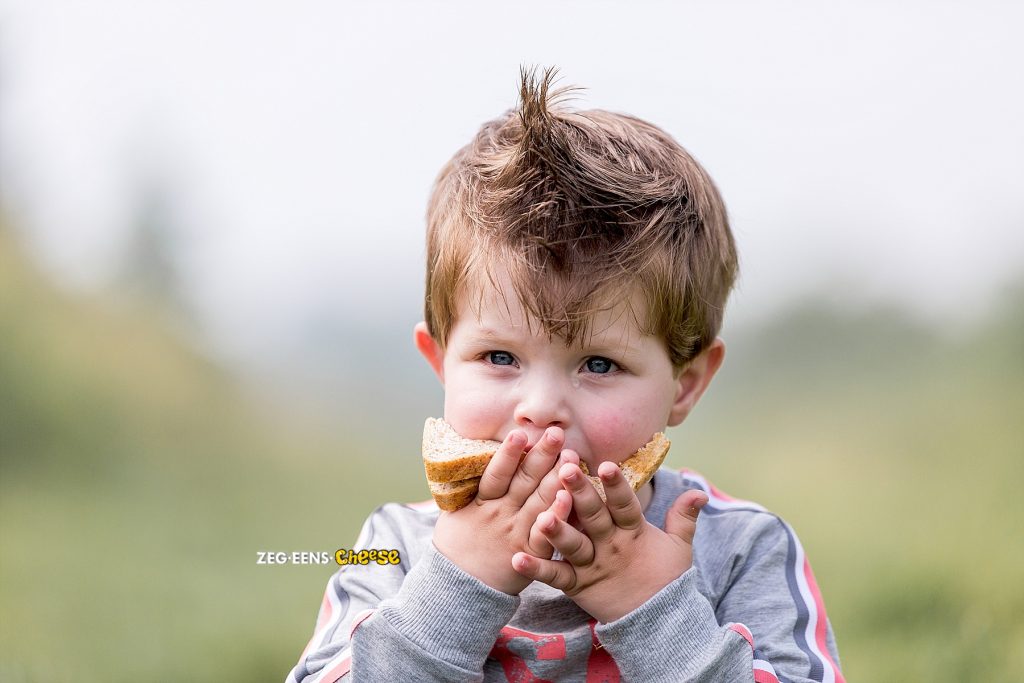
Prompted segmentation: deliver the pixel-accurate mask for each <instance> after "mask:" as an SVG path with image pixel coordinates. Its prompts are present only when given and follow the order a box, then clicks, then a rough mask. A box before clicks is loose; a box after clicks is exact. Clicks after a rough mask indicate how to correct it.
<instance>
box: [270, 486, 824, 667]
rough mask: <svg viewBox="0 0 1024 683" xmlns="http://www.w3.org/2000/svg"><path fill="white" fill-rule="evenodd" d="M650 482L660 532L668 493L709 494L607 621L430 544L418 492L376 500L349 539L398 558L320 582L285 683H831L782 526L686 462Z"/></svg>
mask: <svg viewBox="0 0 1024 683" xmlns="http://www.w3.org/2000/svg"><path fill="white" fill-rule="evenodd" d="M653 484H654V496H653V498H652V500H651V503H650V505H649V506H648V508H647V510H646V511H645V513H644V516H645V517H646V518H647V520H648V521H649V522H650V523H651V524H654V525H655V526H657V527H659V528H661V529H664V528H665V515H666V513H667V512H668V509H669V507H670V506H671V505H672V503H673V501H675V499H676V497H677V496H679V495H680V494H681V493H682V492H683V491H685V490H687V489H692V488H699V489H701V490H703V491H704V492H705V493H707V494H708V496H709V498H710V500H709V502H708V504H707V505H706V506H705V507H704V508H703V509H702V510H701V514H700V518H699V520H698V523H697V531H696V535H695V536H694V541H693V566H692V567H691V568H690V569H689V570H688V571H686V572H685V573H684V574H682V575H681V576H680V577H679V578H678V579H676V580H675V581H673V582H672V583H670V584H669V585H667V586H665V588H663V589H662V590H661V591H660V592H658V593H657V594H655V595H654V596H653V597H652V598H651V599H650V600H648V601H647V602H645V603H644V604H643V605H641V606H640V607H638V608H637V609H636V610H634V611H633V612H630V613H629V614H627V615H625V616H624V617H622V618H621V619H618V620H616V621H612V622H609V623H607V624H601V623H597V622H596V621H595V620H594V618H593V617H591V616H590V615H589V614H587V613H586V612H584V611H583V610H582V609H580V608H579V607H578V606H576V604H575V603H574V602H573V601H572V600H570V599H569V598H568V597H566V596H565V595H564V594H563V593H562V592H561V591H559V590H556V589H554V588H551V587H550V586H547V585H545V584H542V583H540V582H534V583H532V584H531V585H530V586H528V587H527V588H526V589H525V590H524V591H523V592H522V593H521V594H520V595H519V596H512V595H508V594H506V593H502V592H501V591H497V590H494V589H493V588H490V587H489V586H487V585H486V584H484V583H482V582H481V581H479V580H477V579H476V578H474V577H472V576H470V575H468V574H466V573H465V572H463V571H462V570H460V569H459V568H458V567H456V566H455V565H454V564H453V563H452V562H450V561H449V560H448V559H447V558H446V557H445V556H444V555H442V554H441V553H439V552H437V550H436V549H435V548H434V546H433V544H432V543H431V538H432V535H433V528H434V523H435V522H436V521H437V517H438V514H439V512H438V509H437V507H436V505H434V504H433V503H432V502H431V503H425V504H417V505H400V504H396V503H389V504H387V505H383V506H381V507H380V508H378V509H377V510H375V511H374V512H373V514H371V515H370V518H369V519H368V520H367V521H366V523H365V524H364V526H363V530H362V533H361V534H360V537H359V540H358V541H357V543H356V545H355V546H354V547H355V548H356V549H364V548H365V549H379V550H391V549H395V550H398V554H399V556H400V562H398V563H397V564H379V563H376V562H370V563H368V564H365V565H362V564H354V565H346V566H343V567H341V569H339V570H338V572H337V573H335V574H334V576H332V577H331V580H330V581H329V582H328V584H327V590H326V592H325V594H324V599H323V603H322V604H321V607H320V614H319V617H318V619H317V625H316V629H315V631H314V633H313V637H312V639H311V640H310V642H309V645H307V647H306V650H305V652H303V654H302V656H301V658H300V659H299V663H298V664H297V665H296V666H295V668H294V669H293V670H292V671H291V673H290V674H289V675H288V679H287V682H286V683H314V682H316V683H333V682H334V681H339V680H344V681H360V682H361V681H513V682H515V683H526V682H528V681H535V682H537V683H540V682H542V681H580V682H583V681H586V682H587V683H596V682H599V681H604V682H612V681H651V682H657V681H666V682H668V681H671V682H672V683H678V682H680V681H719V682H723V683H725V682H728V683H734V682H736V681H756V682H757V683H763V682H765V681H778V682H782V683H785V682H786V681H792V682H794V683H796V682H798V681H829V682H833V681H835V682H841V681H843V680H844V679H843V676H842V674H841V673H840V671H839V667H838V664H839V657H838V653H837V650H836V644H835V640H834V637H833V635H832V627H831V625H830V624H829V622H828V617H827V616H826V614H825V606H824V603H823V602H822V598H821V594H820V593H819V591H818V587H817V584H816V583H815V580H814V575H813V573H812V572H811V567H810V564H809V563H808V562H807V560H806V558H805V557H804V553H803V548H802V547H801V545H800V542H799V541H798V540H797V537H796V534H795V533H794V532H793V529H792V528H791V527H790V526H789V525H788V524H786V523H785V522H784V521H782V520H781V519H780V518H779V517H777V516H776V515H774V514H772V513H770V512H768V511H767V510H765V509H764V508H762V507H760V506H759V505H756V504H754V503H749V502H746V501H739V500H735V499H733V498H730V497H728V496H726V495H725V494H723V493H721V492H720V491H718V490H717V489H716V488H714V487H713V486H711V485H710V484H709V483H708V482H707V481H706V480H705V479H704V478H703V477H701V476H700V475H698V474H696V473H694V472H690V471H685V470H684V471H683V472H676V471H673V470H669V469H661V470H658V472H657V473H656V474H655V476H654V479H653ZM393 557H394V555H392V558H393ZM650 561H651V562H657V561H658V560H657V558H650Z"/></svg>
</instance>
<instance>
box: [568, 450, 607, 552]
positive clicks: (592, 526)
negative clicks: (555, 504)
mask: <svg viewBox="0 0 1024 683" xmlns="http://www.w3.org/2000/svg"><path fill="white" fill-rule="evenodd" d="M558 477H559V479H560V480H561V482H562V485H563V486H564V487H565V489H566V490H567V491H568V492H569V493H571V494H572V506H573V510H575V512H576V517H577V518H578V519H579V523H580V528H581V529H582V530H583V531H584V532H586V534H587V535H588V536H590V537H591V538H592V539H594V541H595V542H596V541H600V540H603V539H605V538H607V537H608V536H610V535H611V534H612V532H613V531H614V530H615V524H614V523H613V522H612V518H611V515H610V514H608V508H607V507H606V506H605V504H604V501H603V500H601V496H600V495H598V493H597V489H596V488H594V485H593V484H591V483H590V480H589V479H587V477H586V475H584V474H583V470H581V469H580V468H579V467H578V466H577V465H570V464H566V465H562V466H561V467H559V468H558Z"/></svg>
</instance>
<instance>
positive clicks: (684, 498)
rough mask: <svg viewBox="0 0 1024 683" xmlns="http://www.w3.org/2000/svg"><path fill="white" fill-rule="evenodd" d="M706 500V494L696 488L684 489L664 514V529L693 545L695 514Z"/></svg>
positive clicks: (695, 527) (695, 525) (695, 526)
mask: <svg viewBox="0 0 1024 683" xmlns="http://www.w3.org/2000/svg"><path fill="white" fill-rule="evenodd" d="M707 502H708V497H707V494H705V493H704V492H703V491H698V490H697V489H690V490H689V491H684V492H683V493H681V494H680V495H679V497H678V498H676V502H674V503H672V507H671V509H669V511H668V515H666V516H665V531H666V532H668V533H669V534H672V535H673V536H677V537H679V538H681V539H683V541H684V542H686V544H687V545H693V534H694V532H695V531H697V516H698V515H700V509H701V508H702V507H704V506H705V505H706V504H707Z"/></svg>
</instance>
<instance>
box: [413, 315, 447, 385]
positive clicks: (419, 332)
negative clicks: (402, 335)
mask: <svg viewBox="0 0 1024 683" xmlns="http://www.w3.org/2000/svg"><path fill="white" fill-rule="evenodd" d="M412 340H413V343H415V344H416V348H417V349H419V350H420V353H422V354H423V357H424V358H426V359H427V363H429V364H430V367H432V368H433V369H434V374H435V375H437V378H438V379H439V380H441V386H444V351H442V350H441V347H440V346H439V345H438V343H437V341H435V340H434V338H433V337H432V336H430V332H428V331H427V323H425V322H418V323H416V327H414V328H413V330H412Z"/></svg>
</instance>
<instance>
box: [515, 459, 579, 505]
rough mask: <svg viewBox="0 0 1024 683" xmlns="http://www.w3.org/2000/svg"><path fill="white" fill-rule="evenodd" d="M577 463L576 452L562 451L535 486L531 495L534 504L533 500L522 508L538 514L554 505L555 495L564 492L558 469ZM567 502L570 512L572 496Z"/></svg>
mask: <svg viewBox="0 0 1024 683" xmlns="http://www.w3.org/2000/svg"><path fill="white" fill-rule="evenodd" d="M579 462H580V456H578V455H577V454H576V451H572V450H569V449H568V448H567V449H565V450H563V451H562V452H561V453H560V454H559V456H558V459H557V460H556V461H555V463H554V466H553V467H551V468H550V469H548V471H547V474H545V475H544V478H543V479H541V481H540V484H538V485H537V490H536V491H535V492H534V494H533V498H535V499H536V504H534V501H533V500H530V501H528V502H527V503H526V505H524V506H523V507H524V508H526V509H529V510H530V512H531V513H532V514H536V513H539V512H540V511H541V510H547V509H550V508H551V506H552V505H554V503H555V495H556V494H557V493H558V492H559V491H564V490H565V489H563V488H562V482H561V481H560V480H559V479H558V468H559V467H560V466H561V465H562V464H564V463H572V464H574V465H578V464H579ZM567 495H568V494H567ZM568 500H569V510H572V496H569V497H568ZM531 506H532V507H531ZM566 514H568V513H566Z"/></svg>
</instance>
